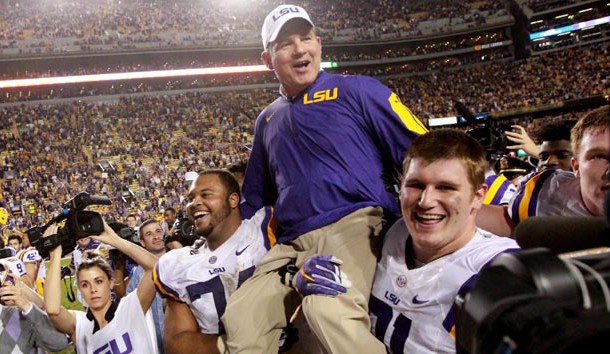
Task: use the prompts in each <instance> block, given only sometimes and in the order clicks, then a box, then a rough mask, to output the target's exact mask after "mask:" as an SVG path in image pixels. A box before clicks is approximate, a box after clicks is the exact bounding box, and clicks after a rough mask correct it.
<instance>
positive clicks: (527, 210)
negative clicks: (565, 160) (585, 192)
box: [508, 169, 593, 225]
mask: <svg viewBox="0 0 610 354" xmlns="http://www.w3.org/2000/svg"><path fill="white" fill-rule="evenodd" d="M508 215H509V217H510V218H511V220H512V221H513V223H514V224H515V225H516V224H518V223H520V222H521V221H523V220H525V219H527V218H528V217H530V216H554V215H556V216H593V215H592V214H591V212H590V211H589V210H588V209H587V207H586V206H585V203H584V202H583V200H582V197H581V195H580V184H579V181H578V178H576V176H575V175H574V173H573V172H571V171H564V170H554V169H549V170H544V171H542V172H539V173H532V174H531V175H529V176H528V177H527V179H526V180H524V181H523V182H521V185H520V186H519V190H518V191H517V194H515V196H514V197H513V199H512V200H511V201H510V204H509V205H508Z"/></svg>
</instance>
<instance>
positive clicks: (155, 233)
mask: <svg viewBox="0 0 610 354" xmlns="http://www.w3.org/2000/svg"><path fill="white" fill-rule="evenodd" d="M138 230H139V232H138V234H139V235H140V237H139V238H140V245H142V247H144V248H145V249H146V250H147V251H148V252H150V253H152V254H153V255H155V257H157V258H159V257H161V256H163V255H164V254H165V253H166V252H167V248H165V243H164V242H163V229H162V228H161V224H160V223H159V222H158V221H157V220H155V219H148V220H146V221H144V222H143V223H142V225H140V227H139V229H138ZM145 273H146V272H145V270H144V268H143V267H142V266H137V267H135V268H133V270H132V271H131V272H130V273H129V274H130V275H129V285H127V293H131V292H133V291H134V290H137V289H138V286H139V285H140V282H141V281H142V277H143V276H144V274H145ZM115 274H116V271H115ZM118 282H119V279H117V283H118ZM116 285H117V284H116V283H115V290H116ZM151 312H152V316H153V320H154V322H155V331H156V332H157V346H158V348H159V353H164V352H165V351H164V348H163V321H164V315H163V299H162V298H161V295H160V294H159V293H156V295H155V300H154V301H153V303H152V306H151Z"/></svg>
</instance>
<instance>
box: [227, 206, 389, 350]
mask: <svg viewBox="0 0 610 354" xmlns="http://www.w3.org/2000/svg"><path fill="white" fill-rule="evenodd" d="M383 226H384V225H383V212H382V209H381V208H378V207H367V208H362V209H360V210H357V211H355V212H353V213H352V214H350V215H347V216H345V217H344V218H342V219H340V220H339V221H337V222H335V223H333V224H330V225H327V226H325V227H322V228H320V229H317V230H313V231H311V232H308V233H306V234H303V235H301V236H299V237H298V238H297V239H295V240H293V241H292V242H290V243H288V244H279V245H276V246H274V247H273V248H272V249H271V250H270V251H269V253H268V254H267V255H266V256H265V257H264V258H263V260H262V261H261V263H260V265H259V266H258V268H257V270H256V271H255V273H254V275H253V276H252V277H251V278H250V279H248V280H247V281H246V282H245V283H244V284H243V285H242V286H241V287H240V288H239V289H238V290H237V291H236V292H235V293H234V294H233V295H232V296H231V297H230V298H229V303H228V305H227V308H226V311H225V313H224V315H223V317H222V321H223V323H224V327H225V330H226V332H227V347H228V349H229V352H230V353H248V354H255V353H256V354H270V353H277V351H278V341H279V337H280V334H281V330H282V328H284V327H286V324H287V318H290V316H291V315H292V313H293V312H294V311H295V309H296V308H297V306H298V305H299V303H301V297H300V295H299V294H298V293H297V292H296V291H295V290H293V289H292V288H290V287H287V286H285V285H283V284H282V283H281V281H280V275H279V273H278V270H279V269H281V268H283V267H284V266H285V265H286V264H288V263H290V262H291V261H292V260H296V265H297V267H300V266H301V264H303V262H304V261H305V260H307V259H308V258H310V257H311V256H314V255H333V256H336V257H338V258H339V259H341V260H342V261H343V265H342V266H341V268H342V270H343V271H344V272H345V273H346V274H347V275H348V277H349V279H350V281H351V282H352V287H351V288H350V289H348V291H347V293H345V294H341V295H339V296H337V297H336V298H333V297H328V296H322V295H310V296H306V297H305V298H303V299H302V309H303V313H304V315H305V318H306V319H307V322H308V324H309V326H310V328H311V330H312V331H313V333H314V334H315V335H316V337H317V338H318V340H319V342H320V344H321V347H322V348H323V349H324V351H325V352H326V353H332V354H342V353H346V354H353V353H367V354H375V353H385V352H386V351H385V347H384V345H383V343H381V342H379V341H378V340H377V339H376V338H375V337H374V335H373V334H372V333H371V332H370V328H371V324H370V319H369V314H368V300H369V295H370V292H371V286H372V282H373V276H374V273H375V267H376V263H377V255H378V253H379V247H380V246H381V241H382V240H381V237H380V236H381V233H382V230H383Z"/></svg>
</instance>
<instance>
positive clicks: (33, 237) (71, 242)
mask: <svg viewBox="0 0 610 354" xmlns="http://www.w3.org/2000/svg"><path fill="white" fill-rule="evenodd" d="M111 204H112V203H111V201H110V199H108V197H105V196H91V195H90V194H89V193H87V192H81V193H79V194H77V195H76V196H75V197H74V198H72V199H70V200H69V201H67V202H66V203H64V205H62V208H63V211H62V213H61V214H60V215H58V216H56V217H54V218H53V219H51V220H49V222H47V223H46V224H45V225H43V226H36V227H33V228H30V229H29V230H27V231H26V233H27V235H28V238H29V240H30V243H31V244H32V246H34V247H36V249H37V250H38V252H39V253H40V255H41V256H42V257H46V256H48V254H49V251H50V250H52V249H54V248H55V247H57V246H59V245H62V247H63V250H64V253H68V252H71V251H72V249H73V248H74V246H75V244H76V240H79V239H81V238H85V237H89V236H93V235H99V234H101V233H102V232H104V221H103V219H102V216H101V215H100V214H99V213H97V212H94V211H88V210H84V209H85V208H86V207H88V206H91V205H111ZM64 220H65V224H64V226H62V227H60V228H59V229H58V230H57V234H55V235H52V236H50V237H42V234H43V233H44V231H45V230H46V229H47V228H48V227H49V226H51V225H52V224H55V223H58V222H61V221H64Z"/></svg>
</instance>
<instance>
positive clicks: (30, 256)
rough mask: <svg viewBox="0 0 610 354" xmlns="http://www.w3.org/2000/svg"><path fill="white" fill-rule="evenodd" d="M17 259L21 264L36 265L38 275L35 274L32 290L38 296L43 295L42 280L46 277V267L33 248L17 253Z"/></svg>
mask: <svg viewBox="0 0 610 354" xmlns="http://www.w3.org/2000/svg"><path fill="white" fill-rule="evenodd" d="M17 257H19V259H20V260H21V261H22V262H23V263H38V273H36V283H35V284H34V285H33V286H32V288H33V289H34V290H35V291H36V292H37V293H38V294H39V295H43V294H44V292H43V287H44V279H45V278H46V276H47V267H46V265H45V262H42V257H41V256H40V254H39V253H38V251H37V250H36V249H35V248H27V249H22V250H20V251H19V252H17Z"/></svg>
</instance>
